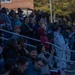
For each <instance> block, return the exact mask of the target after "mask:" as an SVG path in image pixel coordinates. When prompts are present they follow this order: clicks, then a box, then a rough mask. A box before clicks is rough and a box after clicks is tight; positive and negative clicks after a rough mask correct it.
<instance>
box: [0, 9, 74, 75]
mask: <svg viewBox="0 0 75 75" xmlns="http://www.w3.org/2000/svg"><path fill="white" fill-rule="evenodd" d="M45 14H46V13H44V12H42V11H37V12H35V11H33V12H32V13H31V14H30V15H23V11H22V9H21V8H18V9H17V12H16V11H14V10H10V11H7V9H6V8H1V9H0V37H3V38H6V39H8V40H4V39H0V75H51V73H50V70H51V69H54V68H59V69H65V68H66V67H68V65H69V63H68V62H66V61H62V60H73V61H74V60H75V53H73V52H70V51H69V50H75V46H74V45H75V26H71V25H67V24H64V25H61V24H60V22H59V23H58V22H55V23H48V21H47V20H48V19H49V18H48V15H45ZM2 29H3V30H6V31H9V32H13V33H12V34H10V33H7V32H4V31H2ZM14 33H15V34H14ZM19 35H22V36H26V37H29V38H33V39H37V40H39V41H40V42H38V41H34V40H32V39H28V38H24V37H21V36H19ZM46 42H50V43H53V44H55V45H56V46H58V47H60V48H61V49H60V48H57V47H55V46H52V45H49V44H47V43H46ZM25 43H27V44H29V45H34V46H36V47H35V48H34V47H30V46H27V45H26V44H25ZM62 49H63V50H65V51H63V50H62ZM54 56H56V57H58V58H59V59H56V58H55V57H54ZM60 59H62V60H60ZM54 75H55V74H54Z"/></svg>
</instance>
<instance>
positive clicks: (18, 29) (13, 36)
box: [11, 26, 21, 39]
mask: <svg viewBox="0 0 75 75" xmlns="http://www.w3.org/2000/svg"><path fill="white" fill-rule="evenodd" d="M14 32H15V33H16V34H20V32H21V29H20V27H19V26H15V27H14ZM11 38H13V39H18V38H19V36H17V35H14V34H13V35H12V37H11Z"/></svg>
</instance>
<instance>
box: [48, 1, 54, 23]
mask: <svg viewBox="0 0 75 75" xmlns="http://www.w3.org/2000/svg"><path fill="white" fill-rule="evenodd" d="M49 1H50V20H51V23H53V13H52V0H49Z"/></svg>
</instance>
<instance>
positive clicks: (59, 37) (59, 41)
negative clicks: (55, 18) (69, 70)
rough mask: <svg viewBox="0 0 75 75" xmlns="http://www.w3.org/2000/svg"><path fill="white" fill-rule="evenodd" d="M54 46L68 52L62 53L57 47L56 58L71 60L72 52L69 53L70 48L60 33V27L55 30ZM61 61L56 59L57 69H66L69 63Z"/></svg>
mask: <svg viewBox="0 0 75 75" xmlns="http://www.w3.org/2000/svg"><path fill="white" fill-rule="evenodd" d="M54 44H55V45H57V46H58V47H60V48H61V49H63V50H66V51H62V50H61V49H58V48H57V47H55V52H56V56H57V57H58V58H59V59H62V60H70V52H69V51H68V50H69V47H68V45H67V44H66V43H65V40H64V37H63V36H62V34H61V33H60V28H59V27H55V29H54ZM59 59H56V63H57V67H58V68H66V67H67V62H65V61H61V60H59Z"/></svg>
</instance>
